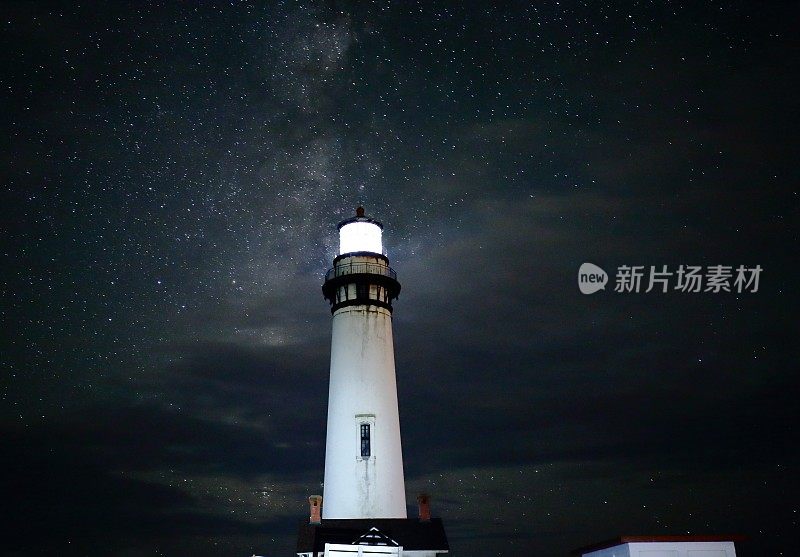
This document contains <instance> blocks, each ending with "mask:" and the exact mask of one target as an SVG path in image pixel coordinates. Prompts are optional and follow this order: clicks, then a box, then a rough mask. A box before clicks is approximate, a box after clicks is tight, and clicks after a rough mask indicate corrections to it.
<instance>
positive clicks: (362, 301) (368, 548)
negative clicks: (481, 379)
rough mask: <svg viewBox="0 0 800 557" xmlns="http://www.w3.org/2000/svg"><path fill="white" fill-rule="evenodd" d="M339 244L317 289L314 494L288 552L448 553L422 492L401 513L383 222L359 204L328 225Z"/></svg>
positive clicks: (392, 280) (390, 280)
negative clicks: (323, 414)
mask: <svg viewBox="0 0 800 557" xmlns="http://www.w3.org/2000/svg"><path fill="white" fill-rule="evenodd" d="M338 232H339V250H338V254H337V255H336V257H335V258H334V259H333V266H332V267H331V269H330V270H329V271H328V272H327V273H326V275H325V282H324V284H323V285H322V293H323V296H324V297H325V299H326V300H327V301H328V302H329V304H330V308H331V315H332V317H331V322H332V324H331V365H330V383H329V389H328V419H327V432H326V444H325V476H324V483H323V495H322V497H320V496H318V495H312V496H311V497H309V517H308V519H304V520H302V521H301V523H300V530H299V533H298V540H297V554H298V555H300V556H305V557H311V556H314V557H316V555H324V556H326V557H328V556H330V557H334V556H339V555H341V556H345V555H349V556H353V557H356V556H359V557H360V556H362V555H364V556H369V555H384V556H385V555H397V556H402V555H405V556H407V557H435V556H436V555H441V554H445V553H448V552H449V546H448V543H447V537H446V535H445V532H444V526H443V525H442V521H441V519H440V518H433V517H431V512H430V503H429V500H430V499H429V497H428V495H427V494H420V495H419V496H417V503H418V505H419V513H418V517H415V518H408V512H407V509H406V492H405V479H404V475H403V450H402V444H401V438H400V413H399V410H398V401H397V379H396V375H395V363H394V340H393V336H392V311H393V307H392V304H393V302H394V301H395V300H396V299H397V297H398V295H399V294H400V283H399V282H398V280H397V274H396V273H395V271H394V270H393V269H392V268H391V267H390V266H389V258H388V257H387V256H386V254H385V253H384V251H383V241H382V235H383V225H382V224H381V223H380V222H379V221H377V220H375V219H373V218H370V217H367V216H366V215H365V213H364V209H363V208H361V207H359V208H358V209H357V210H356V214H355V216H354V217H351V218H348V219H346V220H344V221H342V222H340V223H339V225H338Z"/></svg>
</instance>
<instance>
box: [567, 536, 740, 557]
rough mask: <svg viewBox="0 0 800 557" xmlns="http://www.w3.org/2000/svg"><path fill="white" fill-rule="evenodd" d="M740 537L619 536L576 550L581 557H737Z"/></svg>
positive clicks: (575, 552)
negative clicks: (735, 545) (737, 543)
mask: <svg viewBox="0 0 800 557" xmlns="http://www.w3.org/2000/svg"><path fill="white" fill-rule="evenodd" d="M736 541H741V537H740V536H622V537H619V538H616V539H613V540H609V541H606V542H601V543H598V544H594V545H591V546H588V547H584V548H581V549H577V550H575V551H573V554H575V555H580V556H581V557H736V548H735V547H734V542H736Z"/></svg>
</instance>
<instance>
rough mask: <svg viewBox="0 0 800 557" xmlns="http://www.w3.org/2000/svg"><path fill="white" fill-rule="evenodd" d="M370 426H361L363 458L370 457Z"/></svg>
mask: <svg viewBox="0 0 800 557" xmlns="http://www.w3.org/2000/svg"><path fill="white" fill-rule="evenodd" d="M370 450H371V449H370V446H369V424H361V458H368V457H369V456H370Z"/></svg>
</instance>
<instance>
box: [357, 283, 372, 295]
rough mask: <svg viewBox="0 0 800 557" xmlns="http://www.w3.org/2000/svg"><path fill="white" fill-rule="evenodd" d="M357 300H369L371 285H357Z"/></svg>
mask: <svg viewBox="0 0 800 557" xmlns="http://www.w3.org/2000/svg"><path fill="white" fill-rule="evenodd" d="M356 298H358V299H364V298H369V284H363V283H359V284H357V285H356Z"/></svg>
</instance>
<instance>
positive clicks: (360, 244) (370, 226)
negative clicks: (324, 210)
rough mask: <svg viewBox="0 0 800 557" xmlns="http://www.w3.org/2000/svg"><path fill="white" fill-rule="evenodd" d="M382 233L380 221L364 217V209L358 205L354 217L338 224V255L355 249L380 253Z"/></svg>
mask: <svg viewBox="0 0 800 557" xmlns="http://www.w3.org/2000/svg"><path fill="white" fill-rule="evenodd" d="M382 233H383V226H382V225H381V223H379V222H378V221H376V220H373V219H371V218H368V217H365V216H364V209H363V208H361V207H359V208H358V210H357V211H356V216H355V217H353V218H351V219H348V220H346V221H344V222H342V223H341V224H339V255H342V254H344V253H353V252H357V251H369V252H372V253H381V254H382V253H383V244H382V243H381V234H382Z"/></svg>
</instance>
